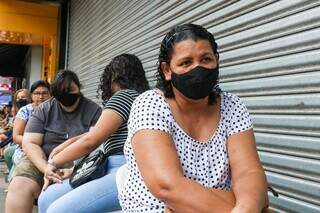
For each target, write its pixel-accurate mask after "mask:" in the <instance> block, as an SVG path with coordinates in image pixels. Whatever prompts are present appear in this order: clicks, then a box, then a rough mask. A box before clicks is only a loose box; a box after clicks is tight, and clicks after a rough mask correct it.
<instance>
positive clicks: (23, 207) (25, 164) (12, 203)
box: [5, 157, 43, 213]
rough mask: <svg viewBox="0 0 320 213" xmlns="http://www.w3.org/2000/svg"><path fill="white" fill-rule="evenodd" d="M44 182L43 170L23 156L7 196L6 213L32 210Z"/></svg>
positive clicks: (14, 172)
mask: <svg viewBox="0 0 320 213" xmlns="http://www.w3.org/2000/svg"><path fill="white" fill-rule="evenodd" d="M42 182H43V175H42V174H41V172H40V171H39V170H38V169H37V168H36V167H35V166H34V165H33V164H32V163H31V161H29V159H28V158H27V157H23V158H22V159H21V161H20V162H19V163H18V165H17V166H16V168H15V170H14V171H13V178H12V180H11V182H10V184H9V188H8V194H7V198H6V207H5V208H6V213H20V212H32V208H33V203H34V200H35V199H36V198H37V197H38V195H39V193H40V191H41V186H42Z"/></svg>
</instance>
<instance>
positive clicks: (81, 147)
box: [52, 135, 99, 166]
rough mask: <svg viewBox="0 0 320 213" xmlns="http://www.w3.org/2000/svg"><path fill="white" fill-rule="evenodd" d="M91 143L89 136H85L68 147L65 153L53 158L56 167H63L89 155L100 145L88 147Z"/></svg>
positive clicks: (62, 152)
mask: <svg viewBox="0 0 320 213" xmlns="http://www.w3.org/2000/svg"><path fill="white" fill-rule="evenodd" d="M90 141H91V138H90V137H88V135H84V136H83V137H81V138H80V139H79V140H77V141H74V142H72V143H70V145H69V146H67V147H66V148H65V149H64V150H63V151H61V152H59V153H58V154H56V155H55V156H53V157H52V158H53V161H54V162H55V164H56V165H58V166H62V165H64V164H66V163H69V162H72V161H74V160H77V159H79V158H81V157H83V156H85V155H87V154H89V153H90V152H91V151H93V150H94V149H95V148H96V147H98V145H99V144H96V145H95V146H93V145H88V144H91V143H90Z"/></svg>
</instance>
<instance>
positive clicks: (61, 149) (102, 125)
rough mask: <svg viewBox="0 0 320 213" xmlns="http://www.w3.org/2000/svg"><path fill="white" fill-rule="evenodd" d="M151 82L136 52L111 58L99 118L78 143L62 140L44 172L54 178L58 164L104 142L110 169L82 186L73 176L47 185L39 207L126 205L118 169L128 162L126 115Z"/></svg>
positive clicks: (93, 211)
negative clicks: (118, 183)
mask: <svg viewBox="0 0 320 213" xmlns="http://www.w3.org/2000/svg"><path fill="white" fill-rule="evenodd" d="M148 88H149V85H148V81H147V79H146V76H145V71H144V69H143V66H142V63H141V61H140V60H139V58H138V57H137V56H135V55H132V54H121V55H118V56H116V57H114V58H113V59H112V60H111V62H110V63H109V64H108V65H107V66H106V68H105V70H104V72H103V73H102V76H101V78H100V85H99V89H98V92H99V93H98V94H101V96H102V100H103V106H104V110H103V112H102V114H101V116H100V118H99V120H98V122H97V123H96V125H95V126H94V127H93V128H91V129H90V131H89V132H88V133H87V134H86V135H85V136H83V137H81V138H80V139H79V140H77V141H76V142H74V143H73V144H71V145H69V146H65V144H62V145H60V146H58V147H57V148H55V149H54V150H53V151H52V152H53V154H52V158H50V159H49V163H48V166H47V170H46V174H45V176H46V177H47V178H48V179H51V180H53V181H55V180H56V178H58V177H56V176H53V175H52V173H53V172H55V171H57V169H56V168H57V167H58V168H59V167H61V166H62V165H63V164H65V163H67V162H70V161H71V162H72V161H73V160H75V159H78V158H80V157H82V156H84V155H86V154H88V153H90V152H91V151H93V150H94V149H95V148H97V147H98V146H99V145H100V144H103V146H101V149H103V150H104V156H106V162H104V163H103V166H102V167H103V169H104V171H105V172H106V173H105V174H104V175H103V174H102V175H101V176H99V178H93V180H91V181H88V182H85V183H83V184H82V185H80V186H77V187H75V186H74V184H70V182H69V180H64V181H63V183H62V184H53V185H50V186H49V187H48V188H47V189H46V187H44V189H45V190H44V191H43V192H42V193H41V195H40V196H39V199H38V207H39V212H41V213H42V212H43V213H44V212H47V213H49V212H73V213H80V212H90V213H99V212H110V211H113V210H117V209H121V207H120V204H119V200H118V191H117V187H116V172H117V170H118V168H119V167H120V166H122V165H123V164H125V158H124V155H123V146H124V143H125V140H126V138H127V134H128V128H127V125H128V123H127V121H128V118H129V114H130V109H131V106H132V104H133V101H134V100H135V99H136V98H137V97H138V96H139V94H140V93H142V92H144V91H146V90H147V89H148ZM68 95H69V96H70V94H68ZM66 96H67V94H64V95H61V97H60V98H61V99H63V98H65V97H66ZM69 99H75V98H73V97H69ZM89 168H90V169H91V168H92V167H89ZM77 171H79V170H77ZM81 171H84V170H81ZM84 173H85V172H84ZM77 174H78V173H77ZM80 174H81V173H80ZM71 183H72V182H71ZM71 185H72V186H71ZM78 203H81V205H78Z"/></svg>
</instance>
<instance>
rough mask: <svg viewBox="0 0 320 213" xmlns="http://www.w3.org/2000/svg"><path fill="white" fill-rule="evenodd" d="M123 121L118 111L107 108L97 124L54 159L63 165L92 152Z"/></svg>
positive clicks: (57, 163) (56, 162) (59, 164)
mask: <svg viewBox="0 0 320 213" xmlns="http://www.w3.org/2000/svg"><path fill="white" fill-rule="evenodd" d="M122 123H123V119H122V117H121V116H120V115H119V114H118V113H116V112H115V111H113V110H110V109H105V110H104V111H103V112H102V114H101V116H100V118H99V120H98V121H97V123H96V125H95V126H94V127H93V128H91V129H90V131H89V132H88V133H87V134H85V135H84V136H83V137H81V138H80V139H79V140H77V141H75V142H73V143H72V144H70V145H69V146H68V147H66V148H65V149H64V150H63V151H61V152H59V153H58V154H56V155H55V156H53V157H52V159H53V161H54V162H55V164H56V165H58V166H61V165H63V164H65V163H69V162H72V161H74V160H76V159H79V158H80V157H82V156H84V155H86V154H88V153H90V152H91V151H93V150H94V149H96V148H97V147H98V146H99V145H100V144H102V143H103V142H104V141H105V140H106V139H107V138H108V137H109V136H111V135H112V134H113V133H114V132H115V131H116V130H117V129H119V127H120V126H121V124H122Z"/></svg>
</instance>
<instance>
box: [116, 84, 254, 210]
mask: <svg viewBox="0 0 320 213" xmlns="http://www.w3.org/2000/svg"><path fill="white" fill-rule="evenodd" d="M220 113H221V116H220V121H219V125H218V127H217V129H216V131H215V132H214V134H213V135H212V137H211V139H210V140H209V141H207V142H205V143H203V142H200V141H197V140H195V139H193V138H191V137H190V136H189V135H187V134H186V133H185V132H184V131H183V129H182V128H181V127H180V126H179V124H178V123H177V122H176V121H175V120H174V117H173V115H172V112H171V110H170V107H169V105H168V103H167V102H166V100H165V98H164V97H163V96H162V95H160V94H159V93H158V91H157V90H149V91H147V92H145V93H143V94H141V95H140V96H139V97H138V98H137V99H136V100H135V102H134V104H133V106H132V109H131V114H130V118H129V123H128V129H129V133H128V138H127V140H126V143H125V147H124V154H125V157H126V160H127V167H128V176H127V180H126V184H125V186H124V188H123V190H122V192H121V193H120V194H119V199H120V203H121V206H122V208H123V210H124V211H125V212H128V213H131V212H147V213H158V212H159V213H160V212H163V211H164V207H165V205H164V203H163V202H162V201H160V200H158V199H157V198H155V197H154V196H153V195H152V194H151V193H150V191H149V190H148V189H147V187H146V185H145V183H144V182H143V179H142V176H141V173H140V171H139V169H138V167H137V164H136V160H135V157H134V153H133V149H132V144H131V140H132V137H133V135H134V134H135V133H136V132H137V131H139V130H142V129H152V130H160V131H164V132H167V133H169V134H170V135H171V136H172V138H173V142H174V143H175V146H176V149H177V154H178V157H179V159H180V162H181V165H182V168H183V173H184V176H185V177H187V178H189V179H192V180H195V181H197V182H198V183H200V184H202V185H203V186H206V187H210V188H216V189H225V190H230V188H231V176H230V172H229V159H228V155H227V144H226V143H227V139H228V137H229V136H231V135H233V134H235V133H238V132H243V131H245V130H248V129H251V128H252V121H251V118H250V115H249V113H248V110H247V108H246V106H245V105H244V104H243V103H242V102H241V101H240V99H239V98H238V97H237V96H235V95H233V94H230V93H227V92H221V112H220Z"/></svg>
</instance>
